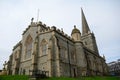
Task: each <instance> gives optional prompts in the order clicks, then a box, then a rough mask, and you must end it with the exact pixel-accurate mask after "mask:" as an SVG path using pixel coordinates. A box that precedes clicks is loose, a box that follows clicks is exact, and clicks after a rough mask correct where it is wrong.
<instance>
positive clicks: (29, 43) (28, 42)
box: [25, 35, 33, 59]
mask: <svg viewBox="0 0 120 80" xmlns="http://www.w3.org/2000/svg"><path fill="white" fill-rule="evenodd" d="M32 42H33V40H32V37H31V36H30V35H29V36H28V37H27V39H26V43H25V47H26V49H25V59H28V58H30V57H31V53H32Z"/></svg>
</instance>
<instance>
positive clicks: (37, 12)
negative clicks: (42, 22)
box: [37, 9, 40, 22]
mask: <svg viewBox="0 0 120 80" xmlns="http://www.w3.org/2000/svg"><path fill="white" fill-rule="evenodd" d="M39 11H40V10H39V9H38V11H37V22H38V20H39Z"/></svg>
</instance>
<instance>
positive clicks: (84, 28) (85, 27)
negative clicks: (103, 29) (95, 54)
mask: <svg viewBox="0 0 120 80" xmlns="http://www.w3.org/2000/svg"><path fill="white" fill-rule="evenodd" d="M81 15H82V35H84V34H87V33H89V32H90V29H89V26H88V24H87V20H86V18H85V15H84V12H83V10H82V8H81Z"/></svg>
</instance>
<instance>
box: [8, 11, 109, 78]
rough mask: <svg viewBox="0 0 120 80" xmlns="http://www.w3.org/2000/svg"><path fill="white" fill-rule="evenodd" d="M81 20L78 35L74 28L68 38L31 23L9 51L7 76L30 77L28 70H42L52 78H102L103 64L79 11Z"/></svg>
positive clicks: (104, 66)
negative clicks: (80, 28)
mask: <svg viewBox="0 0 120 80" xmlns="http://www.w3.org/2000/svg"><path fill="white" fill-rule="evenodd" d="M82 18H83V19H82V25H83V26H82V28H83V29H84V31H82V32H83V33H82V35H81V33H80V31H79V29H77V28H76V26H75V27H74V29H73V31H72V33H71V36H68V35H67V34H65V33H64V32H63V31H61V30H59V29H57V28H56V27H55V26H52V27H49V26H46V25H45V24H43V23H42V22H31V24H30V25H29V26H28V28H26V30H25V31H24V32H23V34H22V40H21V41H20V42H19V43H18V44H17V45H16V46H15V47H14V48H13V52H12V54H11V56H10V59H9V64H8V67H9V74H12V75H14V74H19V75H23V74H25V75H32V74H33V73H30V72H29V70H43V71H48V72H49V76H55V77H60V76H68V77H79V76H93V75H106V74H107V65H106V63H105V60H104V58H103V57H101V56H100V55H99V52H98V49H97V44H96V40H95V36H94V34H93V33H91V32H90V29H89V27H88V25H87V23H86V19H85V16H84V14H83V12H82ZM26 56H27V57H26Z"/></svg>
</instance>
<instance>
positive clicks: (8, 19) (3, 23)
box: [0, 0, 120, 69]
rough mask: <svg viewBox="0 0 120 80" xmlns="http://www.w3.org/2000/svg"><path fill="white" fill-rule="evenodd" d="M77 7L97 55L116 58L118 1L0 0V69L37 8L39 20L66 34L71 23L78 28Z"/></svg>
mask: <svg viewBox="0 0 120 80" xmlns="http://www.w3.org/2000/svg"><path fill="white" fill-rule="evenodd" d="M81 7H82V8H83V11H84V13H85V16H86V19H87V22H88V24H89V27H90V29H91V31H93V32H94V33H95V36H96V40H97V44H98V48H99V53H100V55H101V56H102V55H103V54H104V55H105V57H106V62H107V63H108V62H111V61H116V60H117V59H120V31H119V30H120V0H0V69H2V68H3V63H4V61H7V60H8V59H9V55H10V54H11V53H12V49H13V46H14V45H15V44H16V43H17V42H18V41H20V40H21V38H22V33H23V31H24V30H25V29H26V28H27V27H28V25H29V24H30V21H31V18H32V17H34V21H37V11H38V9H39V21H42V22H43V23H45V24H46V25H48V26H53V25H54V26H56V27H57V28H59V29H61V28H63V31H64V32H65V33H67V34H68V35H70V34H71V31H72V29H73V26H74V25H76V26H77V28H79V29H80V30H81V11H80V8H81Z"/></svg>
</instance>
